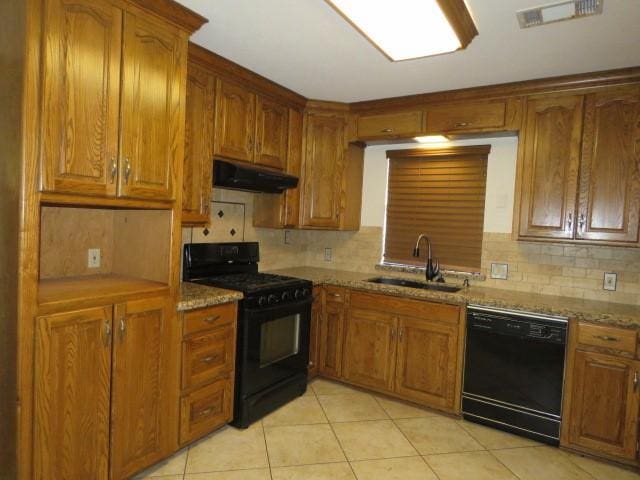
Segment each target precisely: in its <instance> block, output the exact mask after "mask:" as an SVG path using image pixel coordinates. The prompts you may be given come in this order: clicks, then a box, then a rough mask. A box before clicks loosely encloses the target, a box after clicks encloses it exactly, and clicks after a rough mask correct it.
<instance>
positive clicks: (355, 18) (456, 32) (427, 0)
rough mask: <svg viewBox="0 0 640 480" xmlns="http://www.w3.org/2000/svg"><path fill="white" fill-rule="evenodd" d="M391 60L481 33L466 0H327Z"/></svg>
mask: <svg viewBox="0 0 640 480" xmlns="http://www.w3.org/2000/svg"><path fill="white" fill-rule="evenodd" d="M326 2H327V3H328V4H329V5H331V6H332V7H333V8H334V9H335V10H336V11H337V12H338V13H340V14H341V15H342V16H343V17H344V18H345V19H346V20H347V21H348V22H349V23H351V24H352V25H353V26H354V27H355V28H356V29H357V30H359V31H360V33H362V35H364V36H365V38H367V40H369V41H370V42H371V43H372V44H373V45H374V46H375V47H376V48H378V49H379V50H380V51H381V52H382V53H384V54H385V55H386V56H387V57H388V58H389V59H390V60H393V61H398V60H409V59H412V58H420V57H428V56H431V55H438V54H441V53H448V52H453V51H455V50H458V49H462V48H465V47H466V46H467V45H468V44H469V43H470V42H471V40H472V39H473V37H475V36H476V35H477V34H478V30H476V27H475V25H474V23H473V19H472V18H471V15H470V14H469V11H468V10H467V7H466V5H465V3H464V0H395V1H393V2H389V1H384V0H326Z"/></svg>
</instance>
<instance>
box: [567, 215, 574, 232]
mask: <svg viewBox="0 0 640 480" xmlns="http://www.w3.org/2000/svg"><path fill="white" fill-rule="evenodd" d="M572 226H573V213H570V214H569V219H568V220H567V229H568V230H571V227H572Z"/></svg>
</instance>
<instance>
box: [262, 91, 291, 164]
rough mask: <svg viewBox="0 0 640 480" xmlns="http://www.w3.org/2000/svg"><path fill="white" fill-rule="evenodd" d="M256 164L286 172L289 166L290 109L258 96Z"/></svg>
mask: <svg viewBox="0 0 640 480" xmlns="http://www.w3.org/2000/svg"><path fill="white" fill-rule="evenodd" d="M256 121H257V123H256V145H255V160H254V161H255V163H257V164H258V165H262V166H265V167H271V168H277V169H278V170H284V169H285V168H286V166H287V137H288V133H289V130H288V127H289V125H288V122H289V120H288V109H287V107H285V106H284V105H281V104H279V103H277V102H274V101H272V100H269V99H267V98H264V97H262V96H258V98H257V104H256Z"/></svg>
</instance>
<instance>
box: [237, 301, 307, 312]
mask: <svg viewBox="0 0 640 480" xmlns="http://www.w3.org/2000/svg"><path fill="white" fill-rule="evenodd" d="M312 302H313V298H312V297H307V298H304V299H302V300H298V301H297V302H291V303H276V304H275V305H271V306H269V307H259V308H245V309H244V311H245V312H247V313H261V314H262V313H270V312H274V311H278V310H286V311H295V310H297V309H299V308H301V307H306V306H307V305H311V303H312Z"/></svg>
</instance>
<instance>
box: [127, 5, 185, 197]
mask: <svg viewBox="0 0 640 480" xmlns="http://www.w3.org/2000/svg"><path fill="white" fill-rule="evenodd" d="M185 45H186V38H185V34H183V33H182V32H180V31H179V30H178V29H177V28H175V27H172V26H170V25H169V24H167V23H164V22H160V21H156V20H155V19H153V18H152V17H151V16H150V15H147V14H145V13H143V12H141V11H139V10H133V11H127V12H126V13H125V18H124V47H123V62H122V64H123V72H122V85H123V87H122V104H121V105H122V107H121V112H122V113H121V119H122V120H121V132H122V133H121V135H122V141H121V155H120V157H121V158H120V176H119V192H118V194H119V195H120V196H124V197H130V198H142V199H144V198H149V199H155V200H172V199H173V198H174V196H175V192H174V187H175V185H174V184H175V180H176V178H178V177H177V172H178V170H179V168H178V163H179V162H181V161H182V142H183V133H184V132H183V126H182V125H181V122H182V120H183V118H184V117H183V116H182V114H181V113H182V109H183V108H184V106H183V102H184V81H183V80H182V79H183V78H185V77H186V52H185V48H184V47H185Z"/></svg>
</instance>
